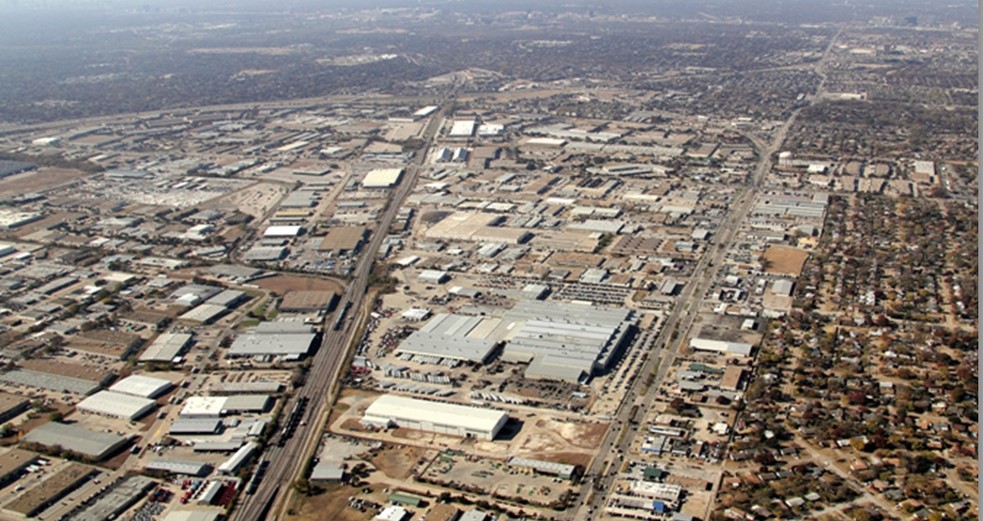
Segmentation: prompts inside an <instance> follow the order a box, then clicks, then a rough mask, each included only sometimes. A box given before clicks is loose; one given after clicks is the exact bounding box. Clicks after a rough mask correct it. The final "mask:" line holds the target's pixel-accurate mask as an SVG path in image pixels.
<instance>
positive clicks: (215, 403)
mask: <svg viewBox="0 0 983 521" xmlns="http://www.w3.org/2000/svg"><path fill="white" fill-rule="evenodd" d="M227 399H228V398H227V397H225V396H192V397H190V398H188V399H187V400H185V401H184V407H183V408H182V409H181V413H180V416H181V417H182V418H218V417H219V416H222V414H224V413H225V400H227Z"/></svg>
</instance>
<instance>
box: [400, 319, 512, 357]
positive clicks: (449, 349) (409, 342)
mask: <svg viewBox="0 0 983 521" xmlns="http://www.w3.org/2000/svg"><path fill="white" fill-rule="evenodd" d="M505 332H506V331H505V329H504V324H503V321H502V319H499V318H489V317H472V316H468V315H455V314H451V313H438V314H437V315H435V316H434V317H433V318H432V319H430V321H429V322H427V323H426V325H424V326H423V327H422V328H420V329H419V330H418V331H415V332H413V334H411V335H410V336H408V337H406V339H404V340H403V341H402V342H401V343H400V344H399V347H397V348H396V353H397V354H403V353H405V354H409V355H418V356H425V357H435V358H441V359H446V360H458V361H461V362H470V363H476V364H483V363H485V362H487V361H488V359H490V358H491V356H492V354H493V353H494V351H495V347H496V346H497V345H498V343H499V342H500V341H501V339H502V337H503V336H504V335H505Z"/></svg>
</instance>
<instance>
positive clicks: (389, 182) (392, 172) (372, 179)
mask: <svg viewBox="0 0 983 521" xmlns="http://www.w3.org/2000/svg"><path fill="white" fill-rule="evenodd" d="M402 177H403V169H402V168H377V169H375V170H372V171H371V172H369V173H367V174H365V178H364V179H362V188H370V189H379V188H392V187H393V186H396V185H397V184H398V183H399V180H400V178H402Z"/></svg>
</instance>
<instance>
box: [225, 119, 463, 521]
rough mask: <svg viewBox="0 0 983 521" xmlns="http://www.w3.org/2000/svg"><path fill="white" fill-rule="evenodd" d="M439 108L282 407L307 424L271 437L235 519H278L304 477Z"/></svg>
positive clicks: (433, 134) (436, 124) (436, 125)
mask: <svg viewBox="0 0 983 521" xmlns="http://www.w3.org/2000/svg"><path fill="white" fill-rule="evenodd" d="M440 105H441V107H442V108H441V110H440V111H438V112H437V113H435V114H433V115H432V116H431V119H430V121H429V122H428V124H427V127H426V129H425V130H424V133H423V141H424V144H423V147H422V148H421V149H420V150H419V151H418V152H417V153H416V156H415V157H414V158H413V161H412V162H411V163H410V164H409V165H407V166H406V167H405V171H404V172H403V178H402V179H401V181H400V183H399V185H398V186H397V187H396V189H395V190H394V191H393V193H392V194H391V197H390V199H389V204H388V206H387V207H386V211H385V213H384V214H383V215H382V218H381V219H380V220H379V222H378V223H377V226H376V228H375V230H374V232H373V233H372V238H371V239H370V241H369V243H368V245H367V246H366V248H365V249H364V250H363V252H362V257H361V259H360V260H359V262H358V265H357V267H356V268H355V270H354V272H353V274H352V279H351V281H350V282H349V284H348V287H347V288H346V290H345V293H344V295H342V297H341V299H340V300H339V302H338V307H337V310H338V311H337V312H336V313H335V314H333V315H329V316H328V317H327V318H326V319H325V322H324V334H323V338H322V341H321V346H320V348H319V349H318V351H317V353H316V354H315V355H314V357H313V361H312V364H311V367H310V370H309V371H308V374H307V380H306V383H305V385H304V386H303V387H301V388H300V390H299V392H297V393H296V394H295V395H294V396H293V397H292V399H291V400H290V401H289V402H288V403H286V404H284V407H283V411H284V414H283V415H281V416H286V414H287V413H288V412H289V411H290V410H292V409H293V407H294V405H295V404H296V403H297V402H298V400H300V399H302V398H303V399H307V400H308V406H307V410H306V412H305V417H306V418H308V421H306V422H302V423H301V424H300V425H298V426H297V427H296V430H295V431H294V434H293V436H291V437H290V438H289V439H287V440H285V442H284V443H283V444H282V446H280V445H281V444H280V443H278V441H279V440H278V438H279V437H280V434H279V433H277V434H275V435H274V436H273V437H272V438H271V442H272V443H270V444H269V445H268V446H267V447H266V450H265V452H264V453H263V455H262V456H261V458H260V460H269V462H270V465H269V468H268V469H267V472H266V476H265V477H264V478H263V481H262V482H261V483H260V484H259V486H258V488H257V489H256V492H255V493H253V494H251V495H243V496H242V498H243V499H242V500H241V503H240V504H239V505H238V507H237V508H236V509H235V511H234V512H233V515H232V519H234V520H237V521H257V520H260V519H278V518H279V513H280V512H281V511H283V510H284V507H285V505H286V497H288V496H289V495H290V491H291V487H292V484H293V482H294V481H295V480H296V479H297V478H299V477H301V476H300V475H299V474H300V472H301V471H302V470H303V468H304V465H305V463H306V462H307V461H308V460H309V459H310V458H311V457H312V455H313V451H314V450H316V448H317V446H318V444H319V442H320V438H321V433H322V430H323V423H324V420H325V419H326V417H327V414H328V412H329V411H330V409H331V406H332V404H333V403H334V400H335V397H336V394H337V386H336V383H337V382H338V379H339V377H340V375H341V371H342V369H343V368H344V365H345V362H346V361H347V360H348V347H349V346H351V345H352V344H353V343H354V339H355V335H356V334H357V333H358V329H359V328H358V324H359V323H360V322H361V319H360V317H361V316H362V315H363V314H364V313H365V312H366V311H367V306H366V302H365V295H366V291H367V289H368V280H369V275H370V274H371V273H372V267H373V264H374V261H375V258H376V255H377V252H378V251H379V248H380V247H381V246H382V241H383V239H385V237H386V235H387V234H388V231H389V226H390V225H391V224H392V222H393V220H394V219H395V217H396V213H397V212H398V211H399V208H400V207H401V206H402V204H403V201H404V200H405V199H406V197H407V196H408V195H409V194H410V192H411V191H412V190H413V186H414V185H415V184H416V179H417V176H418V175H419V172H420V170H422V167H423V164H424V162H425V161H426V156H427V150H429V148H430V146H431V145H432V143H433V140H434V138H435V137H436V135H437V132H438V130H439V129H440V125H441V122H442V121H443V119H444V117H445V116H446V114H447V111H448V110H449V108H450V107H451V105H452V104H451V103H448V102H447V101H446V100H445V101H444V102H443V103H441V104H440ZM346 311H347V313H346V314H345V316H344V317H343V319H342V320H341V321H340V322H339V323H338V326H339V327H338V328H335V327H334V326H335V325H336V324H335V320H336V317H337V316H338V315H339V314H341V313H345V312H346ZM283 419H286V418H283ZM281 423H283V422H281ZM281 426H282V425H281Z"/></svg>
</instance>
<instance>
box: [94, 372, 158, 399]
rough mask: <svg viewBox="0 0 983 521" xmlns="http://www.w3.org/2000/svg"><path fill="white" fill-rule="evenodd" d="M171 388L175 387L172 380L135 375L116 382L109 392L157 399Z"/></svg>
mask: <svg viewBox="0 0 983 521" xmlns="http://www.w3.org/2000/svg"><path fill="white" fill-rule="evenodd" d="M171 387H174V384H173V383H172V382H171V381H170V380H164V379H163V378H153V377H151V376H143V375H138V374H135V375H131V376H127V377H126V378H124V379H122V380H120V381H118V382H116V383H115V384H113V385H112V387H110V388H109V390H110V391H113V392H117V393H123V394H132V395H133V396H142V397H144V398H155V397H157V396H160V395H161V394H164V393H165V392H167V391H168V390H169V389H170V388H171Z"/></svg>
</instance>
